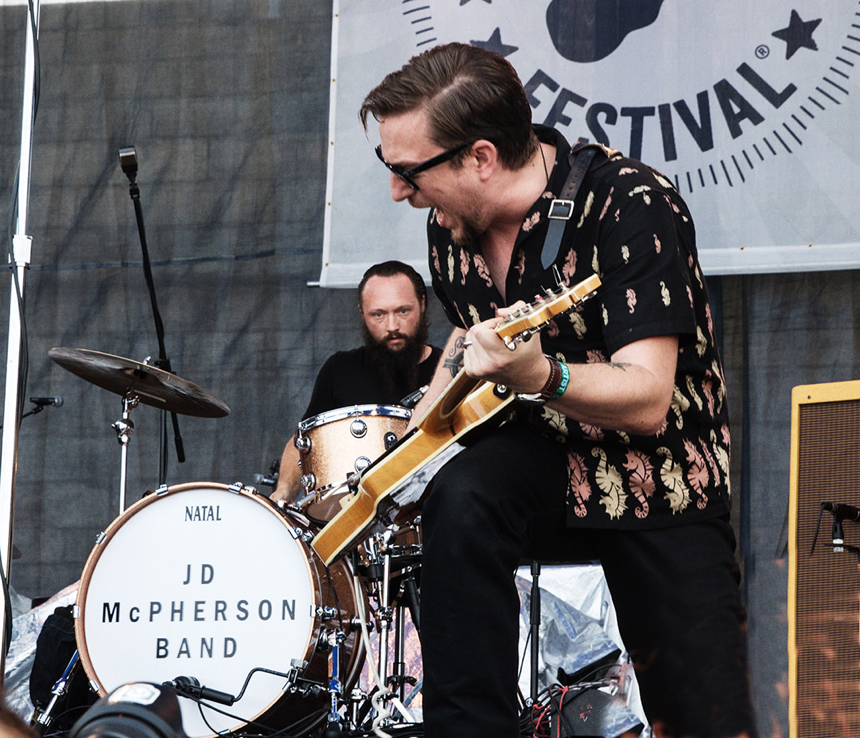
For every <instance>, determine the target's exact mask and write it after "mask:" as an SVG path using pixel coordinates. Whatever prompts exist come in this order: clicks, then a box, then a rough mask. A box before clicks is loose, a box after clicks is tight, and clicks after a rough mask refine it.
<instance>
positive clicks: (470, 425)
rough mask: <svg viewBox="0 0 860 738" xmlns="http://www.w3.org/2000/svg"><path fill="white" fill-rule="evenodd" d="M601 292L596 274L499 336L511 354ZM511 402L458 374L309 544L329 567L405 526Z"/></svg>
mask: <svg viewBox="0 0 860 738" xmlns="http://www.w3.org/2000/svg"><path fill="white" fill-rule="evenodd" d="M599 286H600V278H599V277H598V276H597V275H596V274H594V275H592V276H591V277H589V278H588V279H585V280H583V281H582V282H579V283H578V284H576V285H574V286H573V287H561V288H559V289H558V290H555V291H547V293H546V295H544V296H542V297H539V298H538V299H537V300H535V302H533V303H530V304H529V305H526V306H525V307H523V308H521V309H520V310H518V311H516V312H515V313H512V314H511V315H509V316H506V317H505V318H504V319H503V320H501V321H500V322H499V323H498V324H497V325H496V327H495V328H494V330H495V331H496V333H497V334H498V335H499V336H500V337H501V338H502V339H503V340H504V342H505V344H506V345H507V346H508V348H510V349H511V350H513V349H515V348H516V345H517V343H519V342H520V341H523V340H527V339H528V338H529V337H531V335H533V334H534V333H537V332H538V331H540V330H541V329H542V328H544V327H545V326H546V325H547V323H549V321H550V320H551V319H552V318H554V317H555V316H557V315H561V314H563V313H566V312H568V311H570V310H573V309H574V308H576V307H577V306H579V305H580V304H581V303H582V302H583V301H585V300H586V299H588V298H589V297H591V296H592V295H593V294H594V291H595V290H596V289H597V288H598V287H599ZM514 399H515V397H514V394H513V393H512V392H511V391H510V390H509V389H508V388H507V387H504V386H502V385H498V384H494V383H492V382H485V381H483V380H481V379H475V378H473V377H469V376H467V375H466V373H465V372H464V371H463V370H462V369H461V370H460V371H459V373H458V374H457V376H456V377H454V379H453V380H452V381H451V383H450V384H449V385H448V386H447V387H446V388H445V390H444V391H443V392H442V394H440V395H439V397H438V398H437V399H436V401H435V402H434V403H433V405H431V406H430V408H429V409H428V410H427V412H426V413H425V414H424V416H423V417H422V418H421V419H420V420H419V421H418V422H417V424H416V425H415V427H414V428H412V430H411V431H410V432H409V433H407V434H406V435H405V436H403V438H401V439H400V441H398V442H397V443H396V444H395V445H394V446H392V447H391V448H390V449H388V451H386V452H385V453H384V454H383V455H382V456H380V457H379V458H378V459H377V460H376V461H374V462H373V463H372V464H371V465H370V466H369V467H367V469H365V470H364V471H363V472H362V473H361V475H360V477H359V478H358V481H357V484H356V485H355V487H356V488H355V494H354V495H353V496H351V497H350V496H346V497H345V498H344V503H342V504H344V507H343V509H342V510H341V511H340V512H339V513H338V514H337V515H335V516H334V517H333V518H332V519H331V520H330V521H329V522H328V523H327V524H326V526H325V527H324V528H323V529H322V530H321V531H320V532H319V533H317V534H316V536H315V537H314V539H313V540H312V541H311V546H312V547H313V549H314V550H315V551H316V552H317V554H319V556H320V558H321V559H322V560H323V562H325V564H326V566H328V565H330V564H331V563H332V562H334V561H336V560H337V559H339V558H340V557H341V556H343V555H344V554H346V553H347V551H349V550H351V549H352V548H354V547H355V546H357V545H358V544H359V543H361V542H362V541H364V540H366V539H367V538H369V537H370V536H372V535H374V534H375V533H379V532H381V531H383V530H385V529H386V528H388V527H389V526H391V525H402V524H403V523H405V522H407V521H408V520H409V519H410V518H411V517H412V515H411V513H413V512H414V511H415V510H416V509H417V508H418V507H420V504H421V502H422V501H423V498H424V494H425V491H426V488H427V483H428V482H429V481H430V479H432V476H433V474H435V473H436V471H437V470H438V469H439V468H440V467H441V466H443V465H444V464H445V463H446V462H447V461H448V460H449V459H450V458H452V457H453V456H455V455H456V454H457V453H459V452H460V451H462V450H463V446H462V445H460V441H462V440H465V439H466V438H467V437H468V436H469V435H470V434H472V433H475V432H476V431H478V430H480V429H481V428H482V427H483V428H486V427H487V425H488V424H489V423H490V421H492V420H494V419H497V420H500V419H501V418H502V417H504V411H505V410H506V409H507V408H508V406H509V405H510V404H511V403H512V402H513V401H514ZM350 485H351V486H352V485H353V482H352V481H351V482H350Z"/></svg>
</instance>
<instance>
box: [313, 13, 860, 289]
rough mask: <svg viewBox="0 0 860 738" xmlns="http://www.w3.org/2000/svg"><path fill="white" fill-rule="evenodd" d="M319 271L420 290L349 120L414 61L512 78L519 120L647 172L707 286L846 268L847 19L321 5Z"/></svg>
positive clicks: (849, 244)
mask: <svg viewBox="0 0 860 738" xmlns="http://www.w3.org/2000/svg"><path fill="white" fill-rule="evenodd" d="M334 10H335V14H334V24H333V28H334V31H333V44H332V93H331V113H330V115H331V117H330V137H331V140H330V146H329V166H328V182H327V201H326V224H325V240H324V245H323V268H322V274H321V277H320V283H321V285H322V286H326V287H346V286H354V285H355V284H357V283H358V280H359V279H360V277H361V274H362V273H363V271H364V269H366V268H367V267H368V266H369V265H371V264H373V263H375V262H377V261H380V260H383V259H389V258H396V259H401V260H403V261H406V262H409V263H411V264H412V265H413V266H415V267H416V268H418V269H419V270H420V271H421V272H422V273H423V274H425V275H427V274H428V271H427V267H426V237H425V230H424V223H425V219H426V215H427V213H426V211H416V210H413V209H412V208H410V207H409V206H408V205H406V204H404V203H399V204H397V203H394V202H392V201H391V198H390V196H389V187H388V172H387V170H386V169H385V168H384V167H383V166H382V164H380V162H379V161H378V160H377V158H376V156H375V155H374V153H373V148H374V146H375V145H376V144H377V143H378V136H377V132H376V130H375V128H371V130H370V131H369V136H366V135H365V133H364V131H363V129H362V127H361V124H360V122H359V120H358V115H357V112H358V109H359V107H360V105H361V103H362V101H363V99H364V97H365V95H366V94H367V93H368V92H369V91H370V90H371V89H372V88H373V87H374V86H375V85H376V84H378V83H379V82H380V81H381V80H382V78H383V77H384V76H385V75H386V74H387V73H388V72H390V71H393V70H394V69H397V68H399V67H400V66H401V65H402V64H404V63H405V62H406V61H407V60H408V59H409V58H410V57H411V56H413V55H415V54H417V53H420V52H421V51H422V50H424V49H426V48H428V47H429V46H432V45H435V44H440V43H447V42H450V41H462V42H467V43H472V44H475V45H477V46H482V47H484V48H488V49H492V50H494V51H497V52H499V53H501V54H503V55H504V56H505V57H506V58H507V59H508V60H509V61H510V62H511V63H512V64H513V65H514V67H515V68H516V70H517V72H518V73H519V75H520V78H521V79H522V81H523V84H524V85H525V87H526V89H527V91H528V93H529V99H530V101H531V105H532V109H533V119H534V121H535V122H536V123H546V124H548V125H552V126H555V127H556V128H558V129H559V130H561V131H562V132H563V133H564V134H565V136H566V137H567V138H568V140H569V141H571V142H574V141H575V140H576V139H577V138H580V137H584V138H588V139H590V140H597V141H602V142H603V143H607V144H608V145H610V146H612V147H614V148H617V149H620V150H621V151H622V152H624V153H625V154H627V155H629V156H632V157H634V158H639V159H642V160H643V161H645V162H646V163H648V164H650V165H651V166H653V167H655V168H656V169H659V170H660V171H662V172H663V173H664V174H665V175H667V176H668V177H669V178H670V179H671V180H672V181H674V182H675V184H676V186H677V187H678V189H679V190H680V192H681V194H682V195H683V197H684V198H685V199H686V200H687V203H688V204H689V206H690V208H691V210H692V212H693V216H694V218H695V219H696V225H697V231H698V243H699V250H700V255H701V261H702V266H703V268H704V270H705V272H706V273H707V274H712V275H716V274H741V273H753V272H785V271H801V270H804V271H805V270H825V269H846V268H853V267H858V266H860V196H858V192H860V146H858V145H857V142H856V136H857V134H858V125H857V122H858V120H860V95H858V90H857V79H858V76H860V1H858V0H838V1H837V0H792V2H791V3H786V2H785V0H757V2H749V0H720V2H713V0H684V1H683V2H678V0H674V1H672V0H665V1H664V0H604V2H599V3H596V2H590V1H589V2H585V0H566V1H565V0H402V1H401V2H392V0H335V8H334Z"/></svg>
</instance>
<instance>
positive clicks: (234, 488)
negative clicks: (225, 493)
mask: <svg viewBox="0 0 860 738" xmlns="http://www.w3.org/2000/svg"><path fill="white" fill-rule="evenodd" d="M227 489H228V490H230V492H232V493H233V494H234V495H238V494H239V493H240V492H241V491H242V490H243V489H245V485H244V484H242V483H241V482H233V483H232V484H228V485H227Z"/></svg>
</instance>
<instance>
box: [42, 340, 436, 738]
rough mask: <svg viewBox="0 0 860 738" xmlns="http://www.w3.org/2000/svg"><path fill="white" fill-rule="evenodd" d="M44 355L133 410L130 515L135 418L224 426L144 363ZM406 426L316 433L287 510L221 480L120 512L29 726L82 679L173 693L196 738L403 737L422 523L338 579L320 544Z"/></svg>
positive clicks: (101, 687)
mask: <svg viewBox="0 0 860 738" xmlns="http://www.w3.org/2000/svg"><path fill="white" fill-rule="evenodd" d="M49 356H50V358H51V359H52V360H53V361H55V362H56V363H58V364H59V365H60V366H62V367H63V368H64V369H66V370H68V371H70V372H72V373H74V374H76V375H77V376H79V377H81V378H83V379H85V380H87V381H89V382H92V383H93V384H96V385H97V386H99V387H102V388H103V389H107V390H109V391H111V392H113V393H116V394H119V395H121V396H122V398H123V419H122V420H121V421H118V422H117V423H115V424H114V428H115V429H116V430H117V436H118V439H119V441H120V444H121V446H122V450H123V458H122V464H123V470H122V479H121V489H120V492H121V500H124V494H125V489H124V485H125V463H126V453H127V446H128V438H129V433H130V428H131V427H133V426H131V421H130V419H129V417H128V416H129V413H130V411H131V410H132V408H134V407H135V406H136V405H137V404H138V403H143V404H148V405H152V406H155V407H159V408H161V409H164V410H167V411H172V412H176V413H181V414H189V415H197V416H202V417H221V416H223V415H226V414H227V413H229V408H228V407H227V406H226V405H225V404H224V403H223V402H221V400H219V399H218V398H217V397H215V396H214V395H212V394H211V393H209V392H207V391H206V390H203V389H202V388H200V387H198V386H196V385H194V384H192V383H191V382H188V381H186V380H183V379H180V378H179V377H177V376H175V375H173V374H171V373H170V372H166V371H163V370H160V369H157V368H156V367H153V366H150V365H149V364H148V363H146V362H144V363H141V362H136V361H133V360H129V359H122V358H120V357H115V356H111V355H109V354H102V353H99V352H95V351H88V350H84V349H61V348H55V349H52V350H51V351H50V352H49ZM410 415H411V411H410V410H408V409H406V408H402V407H399V406H370V405H362V406H356V407H352V408H342V409H339V410H334V411H332V412H329V413H324V414H322V415H318V416H315V417H313V418H310V419H308V420H305V421H303V422H302V423H301V424H300V425H299V427H298V430H297V433H296V437H297V446H298V448H299V450H300V455H301V460H302V471H303V472H304V475H303V477H302V486H303V494H302V496H301V497H300V498H299V499H297V500H296V501H294V502H292V503H290V504H284V503H283V502H277V503H276V502H273V501H272V500H271V499H270V498H269V496H268V495H267V494H262V493H261V492H259V491H258V490H257V489H256V488H254V487H251V486H245V485H243V484H238V483H237V484H229V485H228V484H220V483H211V482H195V483H186V484H178V485H173V486H166V485H163V486H162V487H160V488H159V489H157V490H156V491H155V492H153V493H151V494H148V495H146V496H144V497H143V498H142V499H140V500H138V501H137V502H135V503H134V504H132V505H130V506H129V507H128V508H127V509H125V508H124V505H123V504H121V509H120V515H119V517H117V518H116V519H115V520H114V521H113V522H112V523H111V524H110V525H109V526H108V527H107V528H106V529H105V530H104V531H103V532H102V533H101V534H100V535H99V536H98V538H97V540H96V545H95V547H94V548H93V550H92V552H91V553H90V555H89V558H88V559H87V562H86V564H85V567H84V570H83V574H82V576H81V580H80V584H79V587H78V593H77V600H76V605H75V608H74V616H75V637H76V641H77V647H78V650H77V653H76V654H75V657H73V659H72V662H71V663H70V664H69V666H68V667H67V669H66V672H65V673H64V674H63V675H62V677H60V679H59V680H58V682H57V684H56V685H55V686H54V690H53V694H54V699H53V700H52V701H51V704H50V705H49V707H48V708H47V709H46V710H45V711H44V712H42V713H40V714H37V715H36V716H34V722H33V725H34V727H36V728H37V730H38V731H39V732H40V733H42V734H44V733H45V731H46V730H47V728H48V726H49V725H50V724H51V722H52V721H53V719H54V716H53V714H52V712H53V710H54V709H55V708H56V707H58V706H59V704H60V701H61V700H62V699H63V697H64V695H65V694H66V691H67V687H68V684H69V682H70V680H71V678H72V677H73V676H74V673H75V671H76V669H77V668H78V667H79V666H80V667H82V668H83V670H84V671H85V673H86V676H87V678H88V681H89V685H90V688H91V689H92V690H93V692H97V693H98V694H99V695H100V696H104V695H106V694H108V693H110V692H111V691H112V690H114V689H116V688H117V687H119V686H122V685H123V684H128V683H131V682H152V683H156V684H161V685H165V684H166V685H169V686H171V687H173V688H174V689H175V690H176V692H177V694H178V695H179V696H180V707H181V711H182V721H183V728H184V731H185V733H186V734H187V735H188V736H189V738H203V737H204V736H215V735H224V734H228V735H238V736H245V735H254V736H260V735H272V736H273V735H279V736H287V737H294V738H305V737H306V736H324V737H325V738H329V737H330V736H335V735H340V734H342V733H346V732H347V731H349V732H350V734H351V735H363V734H364V733H363V732H362V731H367V732H366V734H367V735H386V733H385V732H384V731H385V730H386V728H387V729H389V730H392V729H393V730H396V731H403V730H406V731H408V729H409V726H414V724H415V720H414V718H413V717H412V715H411V713H410V712H409V710H408V709H407V707H406V706H405V705H406V704H408V703H409V701H410V700H411V699H412V698H414V697H415V696H416V695H417V693H418V690H416V689H415V684H416V679H415V678H414V677H413V676H411V675H409V674H407V673H406V672H407V666H406V653H405V652H406V649H407V640H408V639H409V638H410V637H411V634H412V633H416V634H417V631H418V628H419V619H418V576H419V573H420V559H421V536H420V518H417V517H416V518H415V519H414V520H412V521H411V522H410V523H409V524H407V525H405V526H403V527H401V528H400V529H397V530H395V529H393V528H390V529H388V530H386V531H385V532H384V533H382V534H376V535H374V536H373V537H372V538H369V539H367V540H365V541H363V542H362V543H361V545H359V546H357V547H356V548H355V549H354V550H353V551H351V552H350V554H349V555H348V556H347V557H345V558H343V559H340V560H338V561H336V562H334V563H333V564H332V565H331V566H329V567H325V566H324V564H323V563H322V561H321V560H320V559H319V557H318V556H317V555H316V554H315V552H314V551H313V549H312V547H311V546H310V545H309V544H310V542H311V541H312V540H313V537H314V535H315V533H316V532H318V531H319V530H320V529H321V527H322V526H324V525H325V524H326V522H328V521H329V520H330V519H331V518H332V517H333V516H334V515H335V514H336V513H337V512H338V511H339V510H340V509H341V507H342V506H343V505H344V504H345V503H346V502H347V501H348V499H349V495H350V486H349V485H350V479H352V480H354V479H355V476H354V475H355V474H356V472H359V473H360V472H361V471H362V470H363V469H365V468H366V467H367V466H368V465H369V464H370V463H371V462H372V461H374V460H375V459H376V458H378V457H379V456H381V455H382V454H383V453H384V452H385V450H387V448H389V447H390V446H391V445H392V444H393V443H396V441H397V439H398V438H399V437H401V436H402V435H403V433H404V432H405V430H406V425H407V423H408V421H409V417H410ZM353 483H354V482H353ZM392 634H393V636H394V644H393V649H392V648H391V645H390V643H389V641H390V639H391V637H392ZM372 635H373V637H372ZM374 639H375V641H376V642H375V644H374V642H373V640H374ZM374 651H375V653H376V655H375V657H374V655H373V654H374ZM363 670H364V672H365V673H366V674H369V675H370V676H369V678H365V679H364V680H362V679H360V677H361V674H362V671H363ZM415 727H416V728H418V729H419V730H420V726H415ZM406 734H407V733H406V732H398V735H406Z"/></svg>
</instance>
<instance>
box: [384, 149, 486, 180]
mask: <svg viewBox="0 0 860 738" xmlns="http://www.w3.org/2000/svg"><path fill="white" fill-rule="evenodd" d="M473 143H475V142H474V141H466V142H464V143H461V144H458V145H457V146H454V147H453V148H450V149H447V150H446V151H443V152H442V153H441V154H437V155H436V156H434V157H433V158H432V159H428V160H427V161H422V162H421V163H420V164H416V165H415V166H414V167H410V168H409V169H400V168H399V167H396V166H394V164H389V163H388V162H387V161H385V158H384V157H383V156H382V144H380V145H379V146H377V147H376V156H377V157H379V161H381V162H382V163H383V164H385V166H386V167H388V169H389V171H390V172H391V173H392V174H393V175H395V176H396V177H399V178H400V179H402V180H403V181H404V182H406V184H408V185H409V186H410V187H411V188H412V189H413V190H417V189H418V185H417V184H416V183H415V180H413V179H412V177H414V176H415V175H416V174H419V173H420V172H426V171H427V170H428V169H430V168H432V167H435V166H438V165H439V164H443V163H445V162H446V161H448V160H449V159H453V158H454V157H455V156H457V154H459V153H460V152H461V151H462V150H463V149H465V148H467V147H469V146H471V145H472V144H473Z"/></svg>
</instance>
